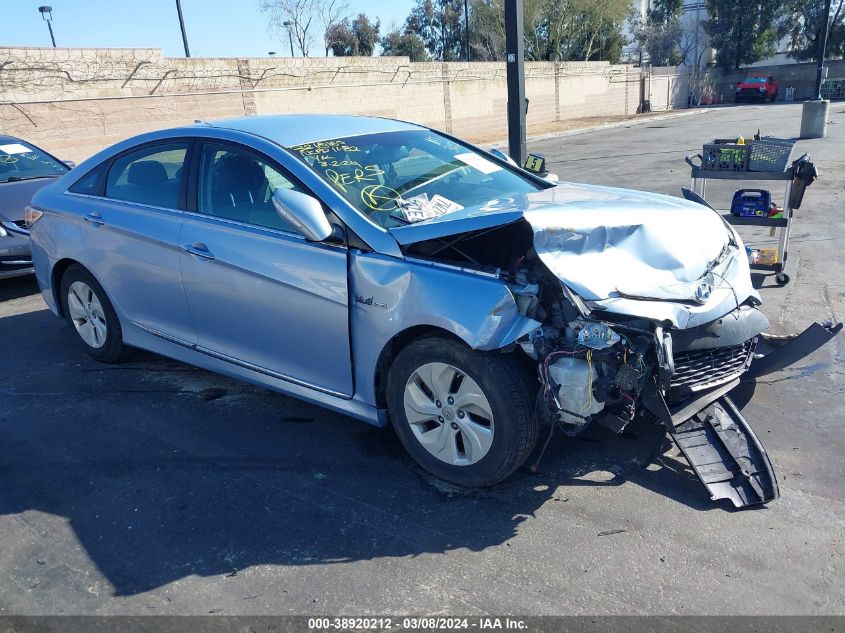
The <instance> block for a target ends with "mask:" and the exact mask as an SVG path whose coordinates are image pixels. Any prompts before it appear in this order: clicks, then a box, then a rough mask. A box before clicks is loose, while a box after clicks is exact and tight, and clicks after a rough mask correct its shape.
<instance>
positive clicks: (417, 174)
mask: <svg viewBox="0 0 845 633" xmlns="http://www.w3.org/2000/svg"><path fill="white" fill-rule="evenodd" d="M288 149H289V150H290V151H291V152H293V154H294V155H295V156H296V157H297V158H299V159H300V160H301V161H303V162H304V163H305V164H306V165H308V166H309V167H310V168H311V169H312V170H313V171H314V172H316V173H317V175H318V176H320V177H321V178H322V179H323V180H325V181H326V182H328V183H329V184H330V185H331V186H332V187H334V188H335V190H337V192H338V193H340V195H342V196H343V197H344V198H345V199H346V200H348V201H349V202H350V204H352V206H353V207H355V208H356V209H357V210H358V211H360V212H361V213H363V214H364V215H366V216H367V217H369V218H370V220H372V221H373V222H375V223H376V224H379V225H381V226H384V227H388V228H389V227H393V226H399V225H402V224H410V223H413V222H420V221H422V220H428V219H431V218H434V217H438V216H441V215H445V214H447V213H451V212H452V211H458V210H460V209H463V208H466V207H471V206H476V205H482V204H484V203H487V202H490V201H491V200H494V199H501V198H503V197H512V196H515V195H519V194H525V193H529V192H532V191H538V190H540V189H542V188H543V187H542V186H541V185H539V184H537V183H536V182H534V181H533V180H531V179H530V178H527V177H524V176H521V175H519V174H517V173H515V172H514V171H511V170H510V169H508V168H505V167H503V166H502V165H501V164H500V163H498V162H495V161H494V160H492V159H491V157H490V156H489V155H487V154H486V153H484V152H481V151H479V150H475V149H471V148H469V147H467V146H465V145H460V144H458V143H456V142H455V141H453V140H451V139H449V138H446V137H444V136H441V135H439V134H437V133H435V132H431V131H428V130H408V131H403V132H381V133H378V134H365V135H361V136H352V137H349V138H336V139H329V140H324V141H315V142H313V143H305V144H303V145H297V146H295V147H290V148H288Z"/></svg>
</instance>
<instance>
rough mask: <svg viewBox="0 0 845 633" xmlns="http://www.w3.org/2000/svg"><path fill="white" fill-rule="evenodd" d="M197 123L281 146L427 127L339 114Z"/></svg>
mask: <svg viewBox="0 0 845 633" xmlns="http://www.w3.org/2000/svg"><path fill="white" fill-rule="evenodd" d="M200 125H208V126H210V127H216V128H222V129H229V130H239V131H242V132H247V133H249V134H255V135H257V136H262V137H264V138H266V139H268V140H270V141H273V142H274V143H278V144H279V145H281V146H282V147H291V146H293V145H301V144H303V143H312V142H314V141H325V140H329V139H338V138H346V137H350V136H359V135H361V134H374V133H377V132H399V131H404V130H425V129H427V128H424V127H421V126H419V125H414V124H413V123H406V122H404V121H396V120H394V119H383V118H380V117H371V116H352V115H340V114H267V115H259V116H246V117H237V118H232V119H217V120H215V121H207V122H203V123H201V124H200Z"/></svg>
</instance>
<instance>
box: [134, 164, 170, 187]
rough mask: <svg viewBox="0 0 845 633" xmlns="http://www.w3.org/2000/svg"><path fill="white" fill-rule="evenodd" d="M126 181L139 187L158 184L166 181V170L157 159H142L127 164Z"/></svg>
mask: <svg viewBox="0 0 845 633" xmlns="http://www.w3.org/2000/svg"><path fill="white" fill-rule="evenodd" d="M126 181H127V182H128V183H129V184H131V185H138V186H140V187H149V186H151V185H160V184H161V183H163V182H166V181H167V171H166V170H165V169H164V165H162V164H161V163H160V162H158V161H157V160H142V161H139V162H137V163H132V164H131V165H129V173H128V174H127V176H126Z"/></svg>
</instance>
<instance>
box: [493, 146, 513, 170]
mask: <svg viewBox="0 0 845 633" xmlns="http://www.w3.org/2000/svg"><path fill="white" fill-rule="evenodd" d="M490 153H491V154H493V156H495V157H496V158H498V159H499V160H503V161H505V162H506V163H510V164H511V165H513V166H514V167H519V165H517V164H516V161H515V160H514V159H513V158H511V157H510V156H508V155H507V154H505V153H504V152H503V151H502V150H500V149H497V148H495V147H494V148H493V149H491V150H490Z"/></svg>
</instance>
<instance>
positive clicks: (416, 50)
mask: <svg viewBox="0 0 845 633" xmlns="http://www.w3.org/2000/svg"><path fill="white" fill-rule="evenodd" d="M379 43H380V44H381V54H382V55H393V56H397V57H409V58H410V59H411V61H412V62H425V61H428V52H427V51H426V50H425V42H423V41H422V38H421V37H420V36H419V35H417V34H416V33H413V32H410V31H408V32H405V33H402V32H400V31H399V29H393V30H392V31H390V32H389V33H388V34H387V35H385V36H384V37H383V38H381V41H380V42H379Z"/></svg>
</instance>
